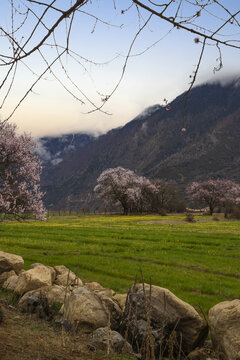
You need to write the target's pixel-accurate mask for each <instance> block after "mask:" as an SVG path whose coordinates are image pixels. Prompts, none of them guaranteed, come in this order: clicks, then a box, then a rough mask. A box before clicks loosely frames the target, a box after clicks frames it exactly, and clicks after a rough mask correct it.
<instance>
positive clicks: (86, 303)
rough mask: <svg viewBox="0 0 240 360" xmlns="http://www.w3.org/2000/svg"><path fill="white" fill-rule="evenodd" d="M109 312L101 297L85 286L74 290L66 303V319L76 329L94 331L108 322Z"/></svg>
mask: <svg viewBox="0 0 240 360" xmlns="http://www.w3.org/2000/svg"><path fill="white" fill-rule="evenodd" d="M108 317H109V316H108V313H107V311H106V308H105V307H104V305H103V303H102V301H101V300H100V299H99V297H98V296H97V295H96V294H95V293H94V292H93V291H91V290H89V289H87V288H85V287H84V286H82V287H79V288H77V289H75V290H73V291H72V293H71V295H70V296H69V297H68V298H67V299H66V303H65V305H64V314H63V318H64V320H67V321H69V322H70V323H71V324H72V326H73V327H74V328H75V329H76V330H81V331H83V332H92V331H93V330H95V329H97V328H99V327H105V326H107V324H108Z"/></svg>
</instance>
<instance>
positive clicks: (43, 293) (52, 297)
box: [18, 285, 66, 312]
mask: <svg viewBox="0 0 240 360" xmlns="http://www.w3.org/2000/svg"><path fill="white" fill-rule="evenodd" d="M65 295H66V291H65V288H64V287H63V286H59V285H50V286H44V287H42V288H40V289H37V290H31V291H28V292H27V293H25V294H24V295H23V296H22V297H21V299H20V300H19V303H18V307H19V309H20V310H21V311H23V312H29V298H30V303H31V298H32V297H33V296H34V297H35V298H38V299H47V302H48V304H49V306H52V305H53V304H55V303H59V304H63V303H64V299H65Z"/></svg>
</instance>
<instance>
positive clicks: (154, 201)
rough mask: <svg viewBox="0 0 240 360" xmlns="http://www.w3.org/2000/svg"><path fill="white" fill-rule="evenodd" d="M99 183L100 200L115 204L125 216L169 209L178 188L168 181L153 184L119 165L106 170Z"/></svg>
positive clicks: (96, 188) (156, 181)
mask: <svg viewBox="0 0 240 360" xmlns="http://www.w3.org/2000/svg"><path fill="white" fill-rule="evenodd" d="M97 183H98V184H97V185H96V186H95V188H94V191H95V192H96V193H97V195H98V197H100V198H101V199H103V200H104V201H105V202H107V203H111V204H112V205H115V206H119V205H120V206H121V207H122V209H123V213H124V214H125V215H126V214H128V213H129V212H140V213H142V212H160V211H161V210H162V209H168V208H169V207H170V204H171V203H172V201H173V200H174V197H175V195H176V189H175V188H174V187H173V186H171V185H169V184H167V183H166V182H165V181H163V180H155V181H150V180H149V179H147V178H145V177H143V176H138V175H136V174H135V173H134V172H133V171H132V170H128V169H124V168H123V167H120V166H119V167H117V168H112V169H107V170H105V171H103V172H102V173H101V175H100V176H99V178H98V179H97Z"/></svg>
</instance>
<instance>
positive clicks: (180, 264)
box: [0, 215, 240, 312]
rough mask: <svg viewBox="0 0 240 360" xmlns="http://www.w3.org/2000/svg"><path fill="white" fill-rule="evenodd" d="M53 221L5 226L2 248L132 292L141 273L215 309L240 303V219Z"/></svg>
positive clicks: (0, 240)
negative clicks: (235, 301) (236, 300)
mask: <svg viewBox="0 0 240 360" xmlns="http://www.w3.org/2000/svg"><path fill="white" fill-rule="evenodd" d="M196 220H197V221H196V222H195V223H188V222H186V221H185V216H184V215H176V216H173V215H171V216H167V217H166V216H164V217H161V216H97V215H96V216H94V215H89V216H86V215H85V216H71V217H70V216H69V217H67V216H65V217H64V216H52V217H50V218H49V219H48V220H47V221H46V222H37V221H28V222H4V223H1V224H0V249H1V250H2V251H6V252H10V253H14V254H18V255H21V256H22V257H23V258H24V260H25V269H27V268H29V266H30V264H32V263H35V262H40V263H43V264H45V265H51V266H54V265H61V264H64V265H65V266H67V267H69V268H70V269H71V270H72V271H74V272H75V273H77V274H78V275H79V277H80V278H81V279H82V280H83V281H84V282H90V281H97V282H99V283H101V284H102V285H103V286H105V287H110V288H112V289H114V290H116V291H118V292H126V291H127V290H128V288H129V287H130V286H131V285H132V283H133V282H134V278H135V276H136V275H137V276H138V281H141V276H140V269H142V272H143V275H144V279H145V282H149V281H150V278H151V282H152V284H154V285H158V286H161V287H166V288H168V289H169V290H171V291H172V292H173V293H174V294H176V295H177V296H179V297H180V298H181V299H183V300H185V301H187V302H189V303H190V304H192V305H193V306H198V305H200V307H201V308H202V309H203V310H204V311H205V312H207V311H208V309H209V308H210V307H211V306H213V305H214V304H216V303H218V302H220V301H224V300H231V299H234V298H240V222H239V221H230V220H224V219H223V218H221V219H220V221H214V220H213V219H212V217H209V216H196Z"/></svg>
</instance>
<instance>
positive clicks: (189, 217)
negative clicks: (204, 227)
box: [185, 214, 196, 223]
mask: <svg viewBox="0 0 240 360" xmlns="http://www.w3.org/2000/svg"><path fill="white" fill-rule="evenodd" d="M185 220H186V221H187V222H192V223H194V222H196V220H195V217H194V215H193V214H187V215H186V218H185Z"/></svg>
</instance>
